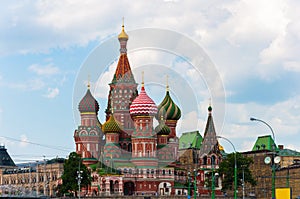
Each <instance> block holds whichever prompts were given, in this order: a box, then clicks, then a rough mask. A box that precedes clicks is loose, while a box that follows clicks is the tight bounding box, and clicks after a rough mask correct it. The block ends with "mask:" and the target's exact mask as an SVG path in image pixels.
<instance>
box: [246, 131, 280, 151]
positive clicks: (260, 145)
mask: <svg viewBox="0 0 300 199" xmlns="http://www.w3.org/2000/svg"><path fill="white" fill-rule="evenodd" d="M273 144H274V140H273V139H272V137H271V135H265V136H260V137H258V138H257V140H256V142H255V144H254V145H253V147H252V151H259V150H270V151H272V146H273ZM277 150H278V148H277V146H276V151H277Z"/></svg>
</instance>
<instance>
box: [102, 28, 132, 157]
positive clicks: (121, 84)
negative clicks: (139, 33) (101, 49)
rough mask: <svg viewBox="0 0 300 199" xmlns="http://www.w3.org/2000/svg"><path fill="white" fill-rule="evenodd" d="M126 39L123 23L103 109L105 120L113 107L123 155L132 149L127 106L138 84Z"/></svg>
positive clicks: (129, 117) (130, 125)
mask: <svg viewBox="0 0 300 199" xmlns="http://www.w3.org/2000/svg"><path fill="white" fill-rule="evenodd" d="M128 39H129V37H128V35H127V33H126V32H125V28H124V24H123V25H122V30H121V33H120V34H119V35H118V40H119V42H120V56H119V60H118V64H117V68H116V70H115V73H114V76H113V79H112V81H111V83H110V84H109V87H110V90H109V94H108V102H107V108H106V111H105V113H106V120H108V119H109V117H110V115H111V113H112V108H113V109H114V118H115V120H116V121H118V122H119V124H120V125H121V128H122V132H121V133H120V140H119V142H120V146H121V148H122V149H123V153H124V154H125V155H126V151H127V152H131V151H132V145H131V134H132V133H133V129H134V126H133V121H132V119H131V116H130V114H129V106H130V104H131V103H132V101H133V100H134V99H135V98H136V97H137V95H138V92H137V85H138V84H137V83H136V82H135V79H134V76H133V73H132V71H131V67H130V64H129V61H128V57H127V41H128ZM112 104H113V107H112ZM127 155H128V153H127Z"/></svg>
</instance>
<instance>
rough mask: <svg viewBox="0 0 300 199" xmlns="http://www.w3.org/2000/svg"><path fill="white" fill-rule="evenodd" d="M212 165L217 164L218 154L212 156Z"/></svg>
mask: <svg viewBox="0 0 300 199" xmlns="http://www.w3.org/2000/svg"><path fill="white" fill-rule="evenodd" d="M210 160H211V165H215V164H216V156H214V155H213V156H211V159H210Z"/></svg>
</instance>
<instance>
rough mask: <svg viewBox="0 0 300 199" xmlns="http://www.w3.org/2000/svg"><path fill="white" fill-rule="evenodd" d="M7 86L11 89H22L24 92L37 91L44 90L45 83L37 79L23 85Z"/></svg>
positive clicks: (16, 83) (22, 83) (9, 84)
mask: <svg viewBox="0 0 300 199" xmlns="http://www.w3.org/2000/svg"><path fill="white" fill-rule="evenodd" d="M7 85H8V87H10V88H14V89H20V90H22V91H36V90H40V89H42V88H43V87H44V86H45V82H44V81H43V80H41V79H39V78H36V79H31V80H27V81H25V82H21V83H18V82H14V83H7Z"/></svg>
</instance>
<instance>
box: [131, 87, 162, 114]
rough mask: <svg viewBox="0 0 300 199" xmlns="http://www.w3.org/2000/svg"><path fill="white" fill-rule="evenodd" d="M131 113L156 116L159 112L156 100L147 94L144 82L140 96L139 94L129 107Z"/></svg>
mask: <svg viewBox="0 0 300 199" xmlns="http://www.w3.org/2000/svg"><path fill="white" fill-rule="evenodd" d="M129 112H130V115H131V116H135V115H140V116H149V115H151V116H154V115H156V114H157V106H156V105H155V103H154V101H153V100H152V99H151V98H150V97H149V96H148V95H147V93H146V91H145V88H144V83H142V88H141V92H140V94H139V96H137V97H136V98H135V99H134V100H133V102H132V104H131V105H130V109H129Z"/></svg>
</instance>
